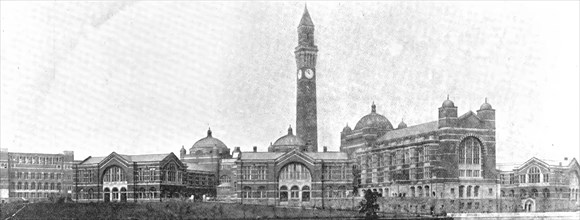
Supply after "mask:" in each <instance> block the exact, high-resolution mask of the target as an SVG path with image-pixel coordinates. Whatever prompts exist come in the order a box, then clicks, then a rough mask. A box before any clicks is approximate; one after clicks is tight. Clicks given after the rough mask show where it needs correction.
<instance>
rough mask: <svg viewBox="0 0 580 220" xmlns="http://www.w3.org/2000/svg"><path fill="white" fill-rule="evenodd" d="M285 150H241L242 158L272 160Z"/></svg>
mask: <svg viewBox="0 0 580 220" xmlns="http://www.w3.org/2000/svg"><path fill="white" fill-rule="evenodd" d="M283 154H285V152H242V160H274V159H276V158H278V157H280V156H282V155H283Z"/></svg>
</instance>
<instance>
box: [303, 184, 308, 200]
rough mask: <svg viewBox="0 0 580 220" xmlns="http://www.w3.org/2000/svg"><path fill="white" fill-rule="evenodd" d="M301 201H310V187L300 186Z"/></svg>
mask: <svg viewBox="0 0 580 220" xmlns="http://www.w3.org/2000/svg"><path fill="white" fill-rule="evenodd" d="M302 201H305V202H306V201H310V187H308V186H303V187H302Z"/></svg>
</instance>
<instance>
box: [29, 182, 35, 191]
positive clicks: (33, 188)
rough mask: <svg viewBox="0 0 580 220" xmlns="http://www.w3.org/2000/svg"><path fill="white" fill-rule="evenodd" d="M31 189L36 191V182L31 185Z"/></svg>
mask: <svg viewBox="0 0 580 220" xmlns="http://www.w3.org/2000/svg"><path fill="white" fill-rule="evenodd" d="M30 189H32V190H35V189H36V183H34V182H32V183H30Z"/></svg>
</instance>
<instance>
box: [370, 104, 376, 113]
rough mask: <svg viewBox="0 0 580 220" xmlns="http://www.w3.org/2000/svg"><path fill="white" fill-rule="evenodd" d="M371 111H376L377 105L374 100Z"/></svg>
mask: <svg viewBox="0 0 580 220" xmlns="http://www.w3.org/2000/svg"><path fill="white" fill-rule="evenodd" d="M371 112H372V113H376V112H377V106H376V105H375V101H373V104H372V105H371Z"/></svg>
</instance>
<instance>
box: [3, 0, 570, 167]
mask: <svg viewBox="0 0 580 220" xmlns="http://www.w3.org/2000/svg"><path fill="white" fill-rule="evenodd" d="M0 4H1V5H0V6H1V7H0V8H1V14H0V17H1V21H0V29H1V37H0V52H1V61H0V76H1V78H0V83H1V96H0V116H1V118H0V119H1V127H0V140H1V143H0V144H1V147H2V148H8V150H9V151H14V152H42V153H59V152H62V151H65V150H73V151H74V152H75V159H77V160H82V159H84V158H86V157H88V156H103V155H108V154H109V153H111V152H113V151H115V152H117V153H121V154H154V153H168V152H174V153H177V154H178V153H179V149H180V148H181V147H182V146H185V148H186V149H189V148H190V147H191V146H192V145H193V144H194V143H195V142H196V141H197V140H199V139H201V138H204V137H205V136H206V132H207V129H208V127H211V130H212V131H213V136H214V137H216V138H218V139H220V140H222V141H223V142H224V143H225V144H226V145H227V146H228V147H230V148H232V149H233V148H234V147H236V146H240V147H241V148H242V150H251V149H252V146H257V147H258V150H259V151H266V150H267V147H268V145H269V144H270V143H271V142H274V141H276V139H278V138H279V137H281V136H283V135H285V134H286V133H287V129H288V126H290V125H291V126H292V127H295V121H296V118H295V114H296V74H295V72H296V63H295V59H294V54H293V52H294V47H295V46H297V37H298V36H297V29H296V28H297V25H298V22H299V21H300V18H301V16H302V13H303V10H304V2H184V1H176V2H157V1H144V2H111V1H106V2H68V1H63V2H61V1H53V2H5V1H2V2H0ZM307 4H308V10H309V12H310V15H311V17H312V20H313V22H314V24H315V34H314V35H315V36H314V37H315V41H316V44H317V45H318V48H319V52H318V60H317V62H318V63H317V66H316V68H317V103H318V104H317V105H318V137H319V140H318V142H319V143H318V145H319V146H328V148H329V150H332V151H338V149H339V145H340V131H342V128H343V127H344V126H345V125H347V124H348V125H349V126H351V127H354V125H355V124H356V123H357V121H358V120H359V119H360V118H361V117H363V116H364V115H366V114H368V113H370V106H371V103H372V102H373V101H374V102H375V103H376V105H377V112H378V113H379V114H382V115H385V116H386V117H387V118H388V119H389V120H390V121H391V123H392V124H393V125H394V126H396V125H398V124H399V123H400V122H401V120H404V121H405V123H406V124H408V125H409V126H412V125H416V124H420V123H425V122H430V121H434V120H437V112H438V108H439V107H440V106H441V103H442V102H443V101H444V100H445V99H446V97H447V95H448V94H449V96H450V99H451V100H453V101H454V102H455V105H456V106H458V108H459V109H458V111H459V114H460V115H461V114H464V113H467V112H468V111H474V112H475V111H476V110H478V109H479V107H480V105H481V104H482V103H483V102H484V99H485V98H488V102H489V103H490V104H491V105H492V106H493V108H494V109H496V138H497V140H496V147H497V148H496V154H497V155H496V158H497V162H498V163H518V162H524V161H526V160H527V159H529V158H531V157H538V158H546V159H553V160H558V159H562V158H563V157H575V158H579V155H580V143H579V135H578V134H579V133H580V124H579V121H580V119H579V112H580V97H579V96H580V95H579V94H580V91H579V88H580V85H579V84H580V83H579V82H580V79H579V75H580V67H579V60H580V57H579V54H580V49H579V48H580V46H579V40H578V39H580V37H579V32H580V30H579V27H580V24H579V20H580V18H579V11H578V10H579V2H577V1H570V2H520V1H518V2H496V1H493V2H423V1H413V2H308V3H307ZM319 148H322V147H319Z"/></svg>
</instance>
